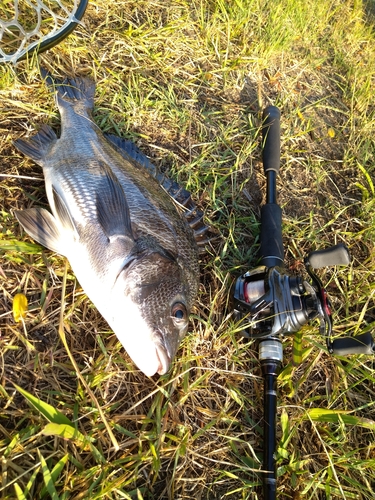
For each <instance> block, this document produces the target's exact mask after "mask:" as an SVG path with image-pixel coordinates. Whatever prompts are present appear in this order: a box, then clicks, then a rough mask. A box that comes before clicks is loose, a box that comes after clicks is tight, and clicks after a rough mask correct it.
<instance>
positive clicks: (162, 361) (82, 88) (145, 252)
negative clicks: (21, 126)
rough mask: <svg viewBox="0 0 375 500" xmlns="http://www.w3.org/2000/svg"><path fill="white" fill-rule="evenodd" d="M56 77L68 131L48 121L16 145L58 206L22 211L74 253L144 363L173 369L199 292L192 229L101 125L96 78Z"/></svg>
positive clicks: (151, 368)
mask: <svg viewBox="0 0 375 500" xmlns="http://www.w3.org/2000/svg"><path fill="white" fill-rule="evenodd" d="M47 82H48V84H49V85H53V86H54V87H55V88H56V89H57V104H58V107H59V111H60V114H61V129H62V130H61V136H60V138H57V136H56V135H55V133H54V131H53V130H52V129H51V128H50V127H48V126H43V127H42V129H41V130H40V131H39V132H38V133H37V134H36V135H35V136H34V137H32V138H31V139H18V140H17V141H15V146H16V147H17V148H18V149H19V150H20V151H22V152H23V153H24V154H26V155H27V156H30V157H31V158H32V159H33V160H34V161H35V162H36V163H38V164H39V165H41V166H42V167H43V172H44V177H45V186H46V192H47V197H48V201H49V204H50V208H51V212H52V213H51V212H49V211H47V210H45V209H43V208H30V209H27V210H22V211H16V212H15V215H16V217H17V219H18V220H19V222H20V224H21V225H22V226H23V228H24V229H25V231H26V232H27V233H28V234H29V235H30V236H31V237H32V238H34V239H35V240H36V241H38V242H39V243H41V244H42V245H44V246H46V247H47V248H49V249H51V250H53V251H55V252H58V253H60V254H62V255H64V256H66V257H67V258H68V260H69V262H70V265H71V267H72V269H73V271H74V273H75V275H76V277H77V279H78V281H79V282H80V284H81V286H82V288H83V289H84V291H85V292H86V294H87V295H88V297H89V298H90V299H91V301H92V302H93V303H94V304H95V306H96V307H97V309H98V310H99V312H100V313H101V314H102V316H103V317H104V318H105V319H106V321H107V322H108V324H109V326H110V327H111V329H112V330H113V331H114V333H115V334H116V336H117V337H118V339H119V340H120V342H121V344H122V345H123V346H124V348H125V349H126V351H127V352H128V354H129V356H130V357H131V358H132V359H133V361H134V363H135V364H136V365H137V366H138V368H140V369H141V370H142V371H143V372H144V373H145V374H146V375H148V376H151V375H153V374H155V373H156V372H158V373H159V374H164V373H166V371H167V370H168V369H169V366H170V363H171V361H172V359H173V357H174V355H175V353H176V351H177V348H178V346H179V343H180V341H181V339H182V338H183V337H184V335H185V333H186V331H187V328H188V317H189V313H190V310H191V307H192V304H193V301H194V299H195V297H196V294H197V288H198V276H199V269H198V250H197V244H196V241H195V238H194V234H193V231H192V229H191V228H190V226H189V224H188V223H187V221H186V220H185V218H184V217H182V216H181V215H180V213H179V212H178V210H177V208H176V206H175V203H174V202H173V200H172V198H171V197H170V196H169V195H168V194H167V193H166V191H165V190H164V189H163V188H162V187H161V186H160V184H159V183H158V182H157V180H156V179H155V178H154V176H153V175H151V174H150V173H149V171H148V170H147V169H146V168H144V166H143V165H142V164H140V163H139V162H137V159H136V158H134V156H133V157H132V156H131V154H128V151H124V150H121V148H119V147H118V145H116V141H115V140H111V139H108V138H107V137H105V136H104V135H103V134H102V132H101V131H100V129H99V128H98V127H97V125H96V124H95V123H94V122H93V120H92V117H91V112H92V109H93V105H94V102H93V97H94V91H95V85H94V84H93V82H91V81H90V80H87V79H76V80H65V81H64V82H58V81H52V79H51V77H50V76H47Z"/></svg>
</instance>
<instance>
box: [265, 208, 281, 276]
mask: <svg viewBox="0 0 375 500" xmlns="http://www.w3.org/2000/svg"><path fill="white" fill-rule="evenodd" d="M281 219H282V211H281V208H280V206H279V205H277V203H266V204H265V205H263V206H262V208H261V230H260V257H261V262H262V264H263V265H264V266H266V267H274V266H283V264H284V247H283V235H282V227H281Z"/></svg>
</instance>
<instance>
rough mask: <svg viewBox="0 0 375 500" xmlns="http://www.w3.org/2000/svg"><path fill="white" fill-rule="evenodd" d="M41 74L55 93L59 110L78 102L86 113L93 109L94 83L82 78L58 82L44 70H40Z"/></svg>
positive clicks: (57, 79)
mask: <svg viewBox="0 0 375 500" xmlns="http://www.w3.org/2000/svg"><path fill="white" fill-rule="evenodd" d="M41 74H42V77H43V78H44V79H45V82H46V84H47V85H48V87H50V88H51V89H52V90H54V91H56V98H57V105H58V106H59V107H60V108H65V107H67V106H74V105H77V103H78V102H79V103H80V105H82V104H83V105H84V107H85V109H86V110H87V111H91V110H92V109H93V107H94V94H95V83H94V82H93V81H92V80H90V79H89V78H83V77H76V78H65V79H64V80H60V79H59V78H55V77H53V76H52V75H51V74H50V73H48V71H46V70H41Z"/></svg>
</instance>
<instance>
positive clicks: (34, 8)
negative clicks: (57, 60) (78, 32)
mask: <svg viewBox="0 0 375 500" xmlns="http://www.w3.org/2000/svg"><path fill="white" fill-rule="evenodd" d="M80 3H81V4H82V1H81V2H80V1H79V0H43V1H41V0H0V61H1V62H4V61H6V62H16V61H18V60H19V59H22V58H23V57H24V56H25V55H26V54H27V53H28V52H30V51H32V50H36V51H38V50H39V49H40V51H41V50H42V49H43V50H45V47H47V48H48V42H51V46H52V45H55V43H57V42H58V41H59V34H62V36H61V39H62V38H64V36H65V35H64V31H66V29H67V28H68V27H69V26H71V25H72V23H77V22H79V19H78V18H77V17H76V13H77V9H78V8H79V4H80ZM53 39H56V42H55V43H52V40H53Z"/></svg>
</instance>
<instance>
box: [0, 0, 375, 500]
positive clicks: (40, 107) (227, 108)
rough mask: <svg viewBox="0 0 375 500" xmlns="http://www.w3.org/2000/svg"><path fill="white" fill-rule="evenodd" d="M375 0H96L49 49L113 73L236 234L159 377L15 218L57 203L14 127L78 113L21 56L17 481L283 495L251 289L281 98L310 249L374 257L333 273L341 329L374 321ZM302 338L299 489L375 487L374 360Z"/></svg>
mask: <svg viewBox="0 0 375 500" xmlns="http://www.w3.org/2000/svg"><path fill="white" fill-rule="evenodd" d="M374 14H375V4H374V2H373V0H368V1H367V2H364V1H361V0H352V1H349V0H268V1H267V0H263V1H259V0H236V1H235V0H228V1H227V2H224V1H221V0H189V1H188V0H163V1H162V0H153V1H151V0H141V1H138V2H132V1H118V2H112V1H111V0H107V1H104V0H96V1H94V0H92V1H91V2H90V5H89V7H88V10H87V13H86V15H85V18H84V21H85V22H84V26H80V27H79V28H78V29H77V30H76V31H75V32H74V33H73V34H72V35H71V36H70V37H69V38H67V39H66V40H65V41H63V42H62V43H61V44H60V45H59V46H58V47H56V48H54V49H52V50H50V51H49V52H47V53H46V54H43V55H42V56H40V64H41V65H43V66H44V67H47V68H48V69H49V70H50V71H51V72H52V73H53V74H58V75H65V74H72V73H77V74H87V75H91V76H92V77H93V78H94V79H95V80H96V82H97V93H96V108H95V120H96V121H97V123H98V124H99V125H100V127H101V128H102V129H103V130H105V131H108V132H111V133H117V134H119V135H122V136H124V137H127V138H131V139H133V140H134V141H136V143H137V144H138V145H139V146H140V147H141V149H142V150H143V151H144V152H145V153H146V154H148V155H149V156H150V157H151V158H152V159H153V161H154V162H155V163H156V164H157V165H158V166H159V167H161V168H162V169H165V170H166V171H168V172H169V173H170V175H171V176H173V177H174V178H175V179H177V180H178V181H179V182H180V183H181V184H183V185H184V186H185V187H186V188H187V189H189V190H190V191H191V192H192V195H193V197H194V199H195V200H196V201H197V203H198V205H199V206H200V207H201V208H203V209H204V210H205V213H206V217H207V220H208V221H210V222H211V223H212V226H213V227H214V228H216V229H218V230H219V231H220V232H221V233H222V234H223V236H224V238H223V240H222V241H217V242H215V243H213V245H212V246H211V247H210V248H209V249H208V251H207V253H206V254H205V255H203V256H202V260H201V285H200V292H199V297H198V300H197V303H196V307H195V310H194V311H193V317H192V320H191V326H190V330H189V332H190V333H189V335H188V336H187V337H186V339H185V340H184V341H183V343H182V346H181V348H180V350H179V352H178V355H177V357H176V360H175V362H174V365H173V367H172V369H171V371H170V373H168V374H167V375H165V376H163V377H160V378H158V377H155V378H153V379H148V378H146V377H144V376H143V375H142V374H141V373H140V372H139V371H138V370H137V369H136V368H135V367H134V365H133V364H132V362H131V361H130V360H129V358H128V357H127V355H126V353H125V352H124V350H123V349H122V348H121V346H120V345H119V343H118V342H117V340H116V338H115V337H114V335H113V334H112V332H111V331H110V330H109V328H108V326H107V324H106V323H105V322H104V320H102V319H101V317H100V315H99V314H98V313H97V311H96V309H95V308H94V307H93V306H92V304H91V303H90V302H89V301H88V299H87V298H86V297H85V295H84V293H83V292H82V290H81V288H80V286H79V284H78V283H77V282H76V281H75V278H74V275H73V274H72V273H71V271H70V270H69V268H68V269H67V270H66V271H65V262H64V259H63V258H61V257H59V256H57V255H55V254H51V253H50V252H48V251H46V250H44V249H42V248H41V247H40V246H39V245H35V244H33V242H31V241H30V239H29V238H28V237H27V236H25V235H24V234H23V233H22V232H21V230H20V227H19V226H18V224H17V223H16V220H15V218H14V217H13V215H12V210H14V209H20V208H22V207H25V206H27V205H28V204H29V203H30V201H35V202H37V203H38V204H45V203H46V198H45V194H44V184H43V177H42V172H41V170H40V168H38V167H37V166H35V165H34V164H33V163H32V162H31V161H30V160H27V159H26V158H24V157H22V156H21V155H20V154H19V153H18V152H16V150H15V149H14V147H13V146H12V141H13V140H15V139H16V138H18V137H20V136H22V135H24V133H25V132H27V133H29V132H30V131H32V130H33V129H37V128H38V127H39V126H40V124H41V123H50V124H52V125H54V126H56V127H58V125H59V116H58V113H57V109H56V107H55V105H54V102H53V97H52V96H51V94H50V93H49V91H48V90H47V89H46V88H45V87H44V86H43V85H42V84H41V79H40V76H39V69H38V61H37V60H36V58H34V59H33V60H30V61H28V62H22V63H20V64H19V65H18V66H17V67H15V68H14V67H12V66H2V67H0V103H1V104H0V110H1V115H0V157H1V171H0V175H1V176H2V177H0V333H1V336H0V455H1V456H2V465H1V467H2V468H1V481H0V493H1V498H3V499H6V500H8V499H14V498H17V499H18V500H21V499H44V498H45V499H47V498H52V499H54V500H55V499H56V500H57V499H60V500H63V499H72V500H73V499H74V500H80V499H91V500H93V499H116V500H117V499H136V500H140V499H152V500H159V499H163V500H164V499H170V500H188V499H191V500H193V499H194V500H195V499H202V500H203V499H207V500H208V499H210V500H212V499H223V500H224V499H227V498H228V499H233V500H237V499H238V500H240V499H252V500H255V499H260V498H262V493H261V487H260V485H261V481H260V477H259V475H258V474H257V470H258V469H259V467H260V463H261V453H262V451H261V447H262V377H261V373H260V368H259V363H258V359H257V349H256V345H255V344H254V343H252V342H246V341H244V340H243V339H242V338H241V337H240V336H239V334H238V325H236V324H235V323H234V321H233V319H232V318H231V315H230V313H231V306H230V300H229V298H230V286H231V284H232V282H233V280H234V279H235V277H236V276H237V275H238V274H240V273H241V272H244V271H246V270H248V269H250V268H252V267H253V266H255V265H256V263H257V249H258V236H259V214H260V210H259V209H260V205H261V204H262V202H264V194H265V193H264V188H265V181H264V177H263V172H262V166H261V148H260V145H261V138H260V133H259V131H260V126H261V110H262V108H263V107H264V106H265V105H267V104H269V103H272V104H276V105H277V106H279V107H280V110H281V113H282V123H281V129H282V161H281V169H280V176H279V183H278V186H279V202H280V203H281V205H282V207H283V217H284V219H283V221H284V244H285V249H286V261H287V263H288V265H290V266H291V267H292V269H294V270H296V271H300V272H302V271H303V266H302V262H303V257H304V256H305V255H306V254H307V253H308V252H310V251H311V250H314V249H318V248H322V247H325V246H328V245H330V244H335V243H339V242H344V243H346V244H347V246H348V247H349V249H350V252H351V255H352V260H353V262H352V264H351V265H350V266H349V267H348V268H341V267H340V268H333V269H325V270H322V271H320V273H319V274H320V276H321V277H322V279H323V281H324V282H325V283H328V286H327V288H328V292H329V293H330V298H331V301H332V304H333V308H334V311H335V312H334V322H335V326H334V333H335V335H344V334H355V333H358V332H361V331H364V330H369V331H372V330H373V326H374V321H375V314H374V296H375V292H374V290H375V288H374V276H375V251H374V241H375V219H374V213H375V212H374V209H375V206H374V196H375V189H374V185H375V175H374V151H375V146H374V144H375V143H374V133H375V115H374V110H375V98H374V94H373V85H374V78H375V49H374V46H375V45H374V42H375V33H374V20H375V18H374ZM22 176H23V177H22ZM25 177H28V178H31V179H28V178H25ZM65 275H66V276H65ZM65 278H66V290H65V291H64V287H63V284H64V279H65ZM19 291H22V292H24V293H25V294H26V296H27V297H28V300H29V311H28V315H27V317H26V319H25V321H24V327H23V326H22V325H21V327H20V326H18V325H17V324H15V323H14V321H13V318H12V298H13V297H14V295H15V294H16V293H17V292H19ZM62 294H63V295H64V297H62ZM63 302H64V304H65V306H64V309H63V310H61V304H62V303H63ZM61 314H62V317H61V318H60V315H61ZM62 324H63V326H64V330H65V332H66V340H67V344H66V345H64V343H63V342H62V338H61V335H60V334H59V328H60V333H61V325H62ZM302 334H303V335H302V339H301V340H300V343H301V345H300V349H301V352H300V356H299V357H300V358H301V359H300V364H297V365H295V364H293V339H292V338H287V339H285V342H284V356H285V361H284V367H283V371H282V373H281V375H280V377H279V412H278V416H279V423H278V438H279V443H278V450H277V465H278V475H279V478H278V487H279V498H280V499H293V500H296V499H314V500H315V499H319V500H320V499H321V500H323V499H326V500H328V499H348V500H349V499H371V498H374V489H375V445H374V442H375V408H374V405H375V403H374V401H375V390H374V387H375V369H374V361H373V359H371V358H367V357H364V356H353V357H350V358H347V359H346V358H345V359H344V358H342V359H338V358H333V357H331V356H330V355H329V354H328V353H327V350H326V348H325V341H324V339H323V338H321V337H320V336H319V334H318V326H317V325H316V324H314V325H310V326H308V327H305V328H304V329H303V331H302ZM77 369H78V374H77ZM19 388H20V389H19ZM25 391H26V392H25ZM33 398H38V399H39V400H40V401H39V403H36V402H35V400H34V399H33ZM111 433H113V435H112V436H111Z"/></svg>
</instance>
